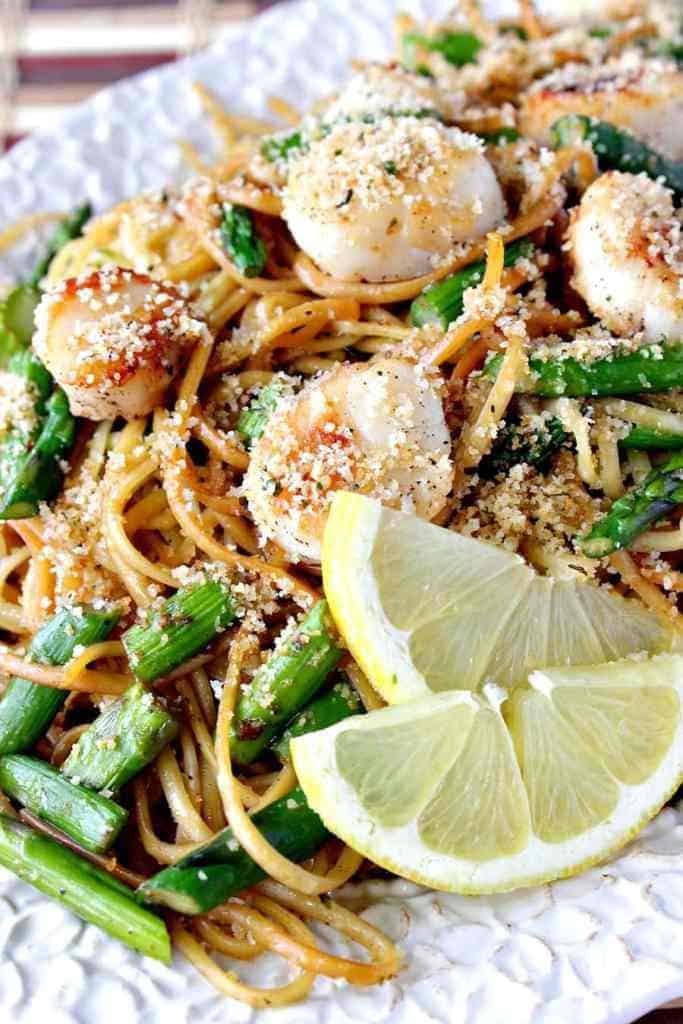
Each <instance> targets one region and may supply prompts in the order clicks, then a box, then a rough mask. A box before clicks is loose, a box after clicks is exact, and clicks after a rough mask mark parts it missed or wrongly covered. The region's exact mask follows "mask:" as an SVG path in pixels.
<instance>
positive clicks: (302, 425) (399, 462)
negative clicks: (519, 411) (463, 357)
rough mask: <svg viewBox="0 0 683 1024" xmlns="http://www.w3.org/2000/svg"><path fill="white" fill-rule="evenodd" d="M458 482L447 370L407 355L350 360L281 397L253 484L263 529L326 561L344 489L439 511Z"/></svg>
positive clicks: (259, 449) (254, 465) (293, 550)
mask: <svg viewBox="0 0 683 1024" xmlns="http://www.w3.org/2000/svg"><path fill="white" fill-rule="evenodd" d="M451 485H452V464H451V439H450V435H449V432H448V428H447V426H446V421H445V418H444V412H443V407H442V402H441V395H440V383H439V380H438V378H432V377H431V376H429V375H428V374H427V373H426V372H425V371H424V369H422V368H421V367H419V366H416V365H414V364H413V363H409V362H407V361H405V360H401V359H393V358H385V359H377V360H376V361H375V362H371V363H355V364H345V365H342V366H339V367H336V368H335V369H334V370H331V371H330V372H329V373H327V374H325V375H324V376H322V377H320V378H319V379H317V380H313V381H311V382H310V383H309V384H308V385H307V386H306V387H305V388H304V389H303V390H302V391H300V392H299V394H298V395H295V396H294V397H289V398H285V399H283V400H281V401H280V403H279V404H278V406H277V407H276V408H275V410H274V411H273V413H272V415H271V417H270V419H269V421H268V424H267V426H266V429H265V432H264V434H263V436H262V437H261V438H260V439H259V440H258V441H257V442H256V444H255V445H254V447H253V448H252V451H251V460H250V463H249V469H248V471H247V474H246V476H245V480H244V492H245V494H246V497H247V501H248V503H249V510H250V512H251V515H252V516H253V519H254V522H255V523H256V524H257V526H258V527H259V529H260V531H261V533H262V534H263V536H265V537H267V538H270V539H272V540H275V541H276V542H277V543H278V544H279V545H280V546H281V547H282V548H283V549H284V550H285V552H286V553H287V555H288V556H289V557H290V558H291V559H292V560H293V561H300V560H304V561H309V562H317V561H319V560H320V547H321V541H322V536H323V530H324V527H325V522H326V520H327V513H328V510H329V506H330V502H331V501H332V497H333V495H334V493H335V491H339V490H347V491H358V492H360V493H362V494H369V495H372V496H373V497H375V498H378V499H380V500H381V501H383V502H384V503H385V504H387V505H391V506H392V507H394V508H401V509H404V510H406V511H411V512H414V513H415V514H417V515H419V516H422V517H424V518H425V519H431V518H433V517H434V516H435V515H437V513H438V512H440V511H441V509H442V508H443V507H444V505H445V502H446V498H447V496H448V493H449V491H450V489H451Z"/></svg>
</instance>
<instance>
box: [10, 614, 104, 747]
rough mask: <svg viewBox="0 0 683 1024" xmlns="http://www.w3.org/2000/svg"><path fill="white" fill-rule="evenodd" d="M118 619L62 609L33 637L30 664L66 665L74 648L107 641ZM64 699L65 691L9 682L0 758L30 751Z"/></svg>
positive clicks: (26, 680)
mask: <svg viewBox="0 0 683 1024" xmlns="http://www.w3.org/2000/svg"><path fill="white" fill-rule="evenodd" d="M118 619H119V613H118V612H98V611H93V610H92V609H89V608H80V609H67V608H63V609H62V610H61V611H58V612H57V613H56V614H55V615H53V616H52V618H50V619H48V621H47V622H46V623H45V625H44V626H42V627H41V628H40V629H39V630H38V632H37V633H36V635H35V636H34V638H33V640H32V641H31V646H30V648H29V656H30V658H31V661H36V662H39V663H40V664H42V665H65V664H66V663H67V661H70V660H71V658H72V657H73V655H74V651H75V649H76V648H77V647H80V646H82V647H88V646H89V645H90V644H96V643H100V641H102V640H106V639H107V637H108V636H109V634H110V633H111V631H112V629H113V628H114V626H115V625H116V623H117V622H118ZM67 696H68V691H66V690H57V689H55V688H54V687H52V686H40V685H39V684H38V683H32V682H30V680H28V679H22V678H20V677H18V676H15V677H14V678H13V679H11V680H10V682H9V683H8V685H7V689H6V690H5V692H4V693H3V695H2V697H0V755H2V754H17V753H19V752H21V751H24V750H29V749H30V748H31V747H32V746H33V745H34V743H36V742H37V741H38V740H39V739H40V737H41V736H43V735H44V733H45V731H46V729H47V728H48V726H49V725H50V722H51V721H52V719H53V718H54V717H55V715H56V714H57V712H58V711H59V709H60V708H61V706H62V705H63V703H64V701H65V700H66V698H67Z"/></svg>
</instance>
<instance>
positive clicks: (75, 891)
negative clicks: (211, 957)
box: [0, 815, 171, 964]
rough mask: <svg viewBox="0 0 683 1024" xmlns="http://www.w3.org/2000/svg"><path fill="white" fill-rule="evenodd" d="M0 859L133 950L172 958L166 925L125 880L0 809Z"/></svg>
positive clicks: (13, 871)
mask: <svg viewBox="0 0 683 1024" xmlns="http://www.w3.org/2000/svg"><path fill="white" fill-rule="evenodd" d="M0 864H2V866H3V867H5V868H7V869H8V870H9V871H11V872H12V873H13V874H15V875H17V876H18V877H19V878H22V879H23V880H24V881H25V882H28V883H29V885H32V886H34V888H36V889H38V890H39V891H40V892H42V893H44V894H45V895H46V896H50V897H51V898H52V899H53V900H55V901H56V902H57V903H62V904H63V905H64V906H65V907H68V908H69V910H72V911H73V912H74V913H75V914H77V915H78V917H80V918H82V919H83V920H84V921H89V922H90V923H91V924H94V925H97V927H98V928H101V929H102V931H105V932H107V934H108V935H111V936H112V937H113V938H115V939H118V940H119V941H120V942H123V943H124V944H125V945H126V946H129V947H130V948H131V949H134V950H135V951H136V952H137V953H142V954H143V955H144V956H150V957H153V958H154V959H155V960H161V961H162V962H163V963H165V964H168V963H170V962H171V942H170V939H169V935H168V932H167V930H166V925H165V924H164V922H163V921H162V920H161V918H160V917H157V916H156V914H153V913H151V912H150V911H149V910H145V908H144V907H141V906H139V904H138V903H136V901H135V900H134V899H133V897H132V895H131V893H130V891H129V890H128V889H127V888H126V887H125V885H122V884H121V883H120V882H117V881H116V879H115V878H112V876H111V875H108V874H107V872H106V871H102V870H101V869H100V868H98V867H95V865H94V864H90V863H89V862H88V861H87V860H84V859H83V858H82V857H79V856H78V854H76V853H73V851H71V850H67V849H66V848H65V847H64V846H60V844H59V843H57V842H55V841H54V839H49V838H48V837H47V836H44V835H39V834H38V833H37V832H34V831H33V830H32V829H30V828H28V827H27V826H26V825H22V824H20V823H19V822H17V821H13V820H12V819H11V818H8V817H5V816H4V815H2V816H0Z"/></svg>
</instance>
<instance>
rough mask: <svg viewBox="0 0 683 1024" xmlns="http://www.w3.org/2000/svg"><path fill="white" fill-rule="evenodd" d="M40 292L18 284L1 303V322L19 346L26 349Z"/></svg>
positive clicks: (31, 334)
mask: <svg viewBox="0 0 683 1024" xmlns="http://www.w3.org/2000/svg"><path fill="white" fill-rule="evenodd" d="M39 302H40V292H39V290H38V289H37V288H36V287H35V285H32V284H20V285H17V287H16V288H13V289H12V291H11V292H10V293H9V295H8V296H7V298H6V299H5V300H4V302H3V314H2V315H3V322H4V324H5V327H6V328H7V329H8V330H10V331H12V333H13V334H14V336H15V337H16V339H17V341H18V342H19V345H21V346H22V347H26V346H28V345H30V344H31V339H32V338H33V331H34V323H33V318H34V316H35V312H36V308H37V306H38V303H39Z"/></svg>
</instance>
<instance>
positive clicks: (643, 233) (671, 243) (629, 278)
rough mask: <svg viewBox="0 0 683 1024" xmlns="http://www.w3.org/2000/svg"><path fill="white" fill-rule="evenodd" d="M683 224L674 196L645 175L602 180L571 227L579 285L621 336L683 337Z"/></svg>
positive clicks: (616, 174) (589, 192) (608, 176)
mask: <svg viewBox="0 0 683 1024" xmlns="http://www.w3.org/2000/svg"><path fill="white" fill-rule="evenodd" d="M682 227H683V221H682V219H681V214H680V211H677V210H675V208H674V203H673V195H672V193H671V191H670V190H669V189H667V188H665V187H664V186H663V185H661V184H660V183H659V182H657V181H652V179H650V178H648V177H647V176H646V175H645V174H622V173H620V172H618V171H612V172H611V173H609V174H603V175H602V176H601V177H600V178H598V179H597V180H596V181H594V182H593V184H592V185H591V186H590V188H588V189H587V190H586V192H584V194H583V197H582V199H581V204H580V205H579V207H578V208H577V209H576V210H575V212H574V215H573V218H572V223H571V225H570V228H569V241H570V244H571V249H572V259H573V263H574V278H573V284H574V287H575V288H576V290H577V291H578V292H579V293H580V294H581V295H582V296H583V298H584V300H585V301H586V303H587V305H588V306H589V308H590V309H591V311H592V312H593V313H594V314H595V315H596V316H597V317H599V318H600V319H601V320H602V321H603V323H604V324H605V325H606V326H607V327H608V328H609V329H610V330H611V331H614V333H615V334H619V335H622V336H625V335H630V334H633V333H634V332H637V331H643V332H644V335H645V339H646V340H648V341H653V342H656V341H660V340H662V339H663V338H681V337H683V238H682V236H681V228H682Z"/></svg>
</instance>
